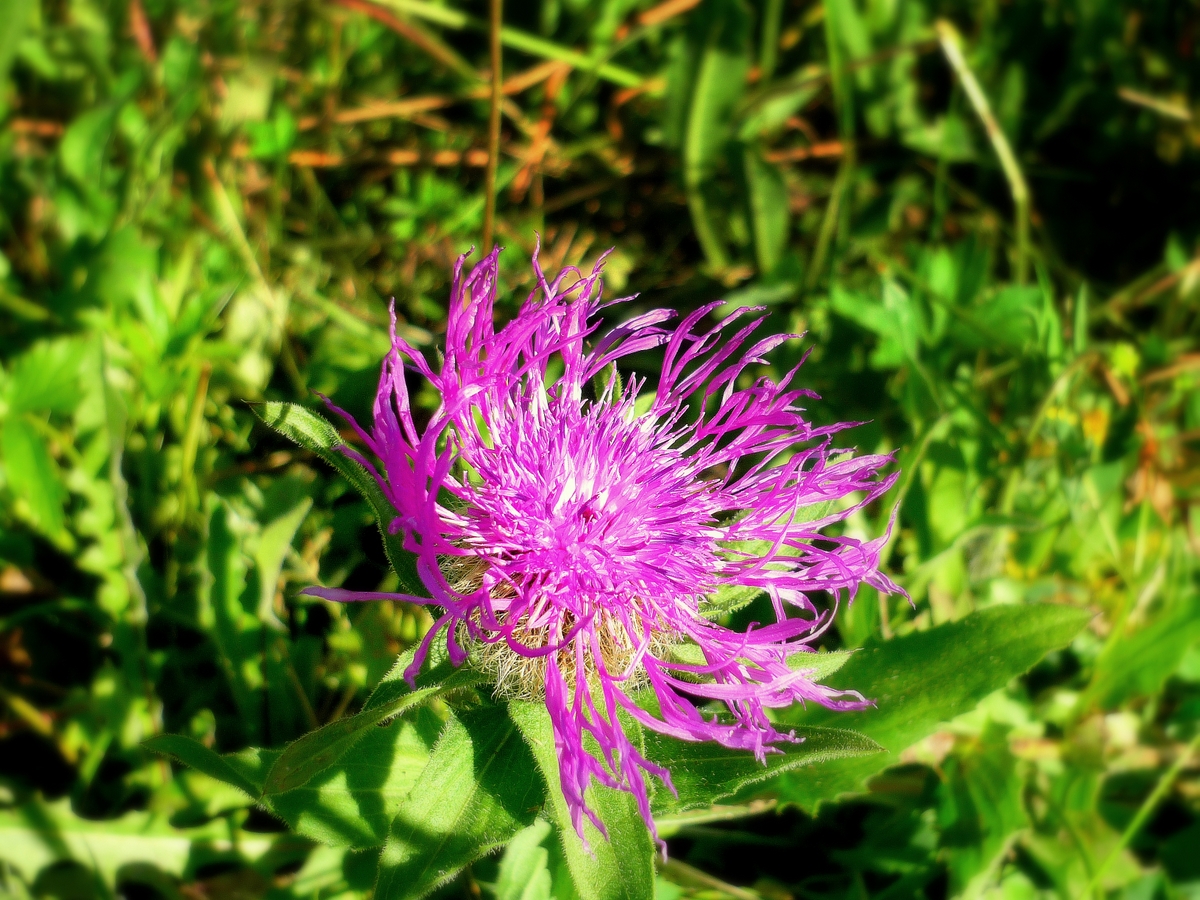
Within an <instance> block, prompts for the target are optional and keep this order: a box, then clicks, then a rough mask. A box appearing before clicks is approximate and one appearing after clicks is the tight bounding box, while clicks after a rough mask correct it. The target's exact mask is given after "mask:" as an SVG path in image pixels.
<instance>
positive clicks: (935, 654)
mask: <svg viewBox="0 0 1200 900" xmlns="http://www.w3.org/2000/svg"><path fill="white" fill-rule="evenodd" d="M1089 618H1090V614H1089V613H1087V612H1086V611H1084V610H1080V609H1075V608H1074V607H1069V606H1053V605H1044V606H994V607H991V608H988V609H983V610H979V611H977V612H974V613H972V614H971V615H969V616H967V617H965V618H963V619H960V620H959V621H957V622H949V623H947V624H945V625H938V626H937V627H935V628H930V629H929V630H928V631H918V632H915V633H913V634H909V635H905V636H904V637H899V638H894V639H892V640H890V641H887V642H885V643H882V644H878V645H875V646H867V647H865V648H863V649H862V650H860V651H858V652H857V653H855V654H854V655H853V656H851V657H850V659H849V660H848V661H847V662H846V664H845V665H844V666H843V667H842V668H841V669H840V670H839V671H838V673H837V677H836V679H833V683H834V686H836V687H844V688H852V689H854V690H857V691H860V692H861V693H862V694H863V695H864V696H866V697H869V698H871V699H873V700H874V701H875V703H876V706H875V707H874V708H871V709H865V710H861V711H858V712H832V711H830V710H826V709H824V708H822V707H815V706H812V707H809V708H808V709H807V710H800V709H794V710H793V711H791V712H790V713H789V714H785V716H784V717H783V718H786V719H787V720H788V722H789V724H792V725H795V726H796V731H797V733H799V734H807V733H808V731H809V729H810V728H812V727H814V726H829V725H838V726H842V727H848V728H853V729H855V730H856V731H860V732H862V733H863V734H865V735H866V736H868V737H869V738H871V739H872V740H875V741H878V742H879V744H880V745H882V746H883V748H884V749H885V750H887V751H888V752H887V754H886V755H885V754H879V755H877V756H872V757H867V758H863V759H849V760H836V761H832V762H827V763H822V764H821V765H817V766H814V767H813V768H812V769H811V770H809V771H806V772H805V773H804V775H803V776H802V777H800V776H788V777H785V779H784V781H783V790H782V793H781V796H782V798H783V799H786V800H790V801H792V802H794V803H797V804H800V805H801V806H805V807H808V808H811V807H812V806H813V805H815V804H816V803H818V802H819V801H821V800H824V799H831V798H832V797H834V796H836V795H837V794H839V793H843V792H847V791H857V790H862V788H863V783H864V781H865V779H866V778H868V777H869V776H871V775H873V774H874V773H875V772H878V771H880V770H881V769H883V768H884V767H886V766H888V765H891V764H892V763H894V762H895V761H896V755H897V754H898V753H900V751H902V750H904V749H905V748H907V747H910V746H911V745H912V744H914V743H916V742H917V741H919V740H921V739H922V738H924V737H925V736H927V735H929V734H930V733H932V732H933V731H934V729H935V728H937V726H938V725H939V724H940V723H942V722H947V721H949V720H950V719H953V718H954V717H955V716H958V715H960V714H962V713H964V712H968V711H969V710H971V709H973V708H974V707H975V705H976V704H977V703H979V701H980V700H982V699H983V698H984V697H986V696H987V695H988V694H990V693H992V692H993V691H996V690H999V689H1000V688H1002V687H1004V685H1006V684H1007V683H1008V682H1009V681H1011V680H1012V679H1013V678H1015V677H1016V676H1018V675H1020V674H1021V673H1023V672H1025V671H1026V670H1028V669H1029V668H1030V667H1031V666H1032V665H1033V664H1034V663H1036V662H1037V661H1038V660H1039V659H1041V658H1042V657H1043V656H1044V655H1045V654H1046V653H1048V652H1049V651H1051V650H1055V649H1057V648H1059V647H1062V646H1064V645H1065V644H1067V643H1069V642H1070V641H1071V639H1072V638H1073V637H1074V636H1075V635H1076V634H1077V633H1078V632H1079V630H1080V629H1081V628H1082V627H1083V625H1084V623H1086V622H1087V620H1088V619H1089Z"/></svg>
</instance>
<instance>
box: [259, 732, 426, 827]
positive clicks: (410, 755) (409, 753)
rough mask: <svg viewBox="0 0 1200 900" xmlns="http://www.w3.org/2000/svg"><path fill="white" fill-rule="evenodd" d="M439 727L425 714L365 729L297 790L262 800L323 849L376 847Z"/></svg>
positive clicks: (418, 774) (423, 762)
mask: <svg viewBox="0 0 1200 900" xmlns="http://www.w3.org/2000/svg"><path fill="white" fill-rule="evenodd" d="M441 727H442V722H441V719H439V718H438V717H437V716H436V715H434V713H433V712H432V711H431V710H429V709H427V708H419V709H417V710H416V711H415V712H412V713H409V715H408V716H406V717H405V718H403V719H401V720H400V721H398V722H395V723H393V724H391V725H386V726H382V727H381V726H375V727H372V728H368V729H367V730H366V733H365V734H364V735H363V736H362V737H361V738H360V739H359V740H358V741H356V742H355V743H354V744H353V745H351V747H350V750H349V752H346V753H343V754H342V755H341V757H340V758H339V759H338V760H337V762H336V763H334V764H333V765H331V766H329V767H327V768H325V769H323V770H322V771H321V772H319V773H318V774H317V775H316V776H315V777H313V778H311V779H310V780H309V781H308V782H307V783H306V784H305V785H304V786H303V787H298V788H295V789H293V790H290V791H286V792H285V793H282V794H270V795H266V796H265V797H264V798H263V800H264V802H265V804H266V805H267V806H268V808H270V810H271V811H272V812H274V813H275V814H276V815H278V816H279V817H280V818H282V819H283V820H284V821H285V822H287V823H288V824H289V825H291V826H292V828H294V829H295V830H296V831H298V832H299V833H300V834H303V835H305V836H306V837H311V838H313V839H314V840H318V841H321V842H322V843H326V844H334V845H338V846H348V847H378V846H379V845H380V844H382V843H383V842H384V841H385V840H386V839H387V834H388V825H389V823H390V822H391V821H392V819H393V818H395V815H396V810H398V809H399V808H400V805H401V804H402V803H403V802H404V799H405V798H406V797H407V796H408V795H409V792H410V791H411V790H412V789H413V787H414V786H415V785H417V784H418V779H419V778H420V777H421V773H422V770H423V769H424V767H425V765H426V763H427V762H428V761H429V752H430V748H431V747H433V745H434V742H435V741H436V739H437V734H438V730H439V729H440V728H441Z"/></svg>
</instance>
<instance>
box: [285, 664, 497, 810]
mask: <svg viewBox="0 0 1200 900" xmlns="http://www.w3.org/2000/svg"><path fill="white" fill-rule="evenodd" d="M480 680H482V676H480V675H479V674H478V673H476V672H474V671H473V670H470V669H460V670H458V671H457V672H455V673H453V675H452V676H451V677H450V678H449V679H447V680H446V681H445V682H443V683H442V684H439V685H435V686H433V687H427V688H420V689H418V690H415V691H410V692H408V693H405V694H402V695H401V696H399V697H396V698H394V699H392V700H390V701H389V702H387V703H383V704H380V705H378V706H374V707H372V708H370V709H366V710H363V711H362V712H360V713H358V715H354V716H347V717H346V718H344V719H338V720H337V721H336V722H330V723H329V724H328V725H325V726H322V727H321V728H318V729H317V730H316V731H310V732H309V733H308V734H306V735H304V737H302V738H299V739H298V740H295V741H292V743H291V744H289V745H288V746H287V748H286V749H285V750H284V751H283V753H281V754H280V756H279V759H277V760H276V761H275V765H274V766H272V767H271V772H270V774H269V775H268V776H267V781H266V785H265V786H264V789H263V790H264V792H265V793H267V794H281V793H284V792H285V791H290V790H293V789H294V788H298V787H301V786H303V785H305V784H307V783H308V782H309V781H311V780H312V779H313V778H315V777H316V776H317V775H318V774H320V773H321V772H323V771H324V770H325V769H327V768H329V767H330V766H331V765H333V764H334V763H335V762H337V761H338V759H340V758H341V756H342V754H343V753H345V752H346V751H347V750H349V749H350V748H351V747H353V746H354V745H355V744H356V743H357V742H358V741H359V740H360V739H361V738H362V737H363V736H364V735H366V733H367V732H368V731H369V730H370V729H371V728H372V727H374V726H376V725H378V724H380V723H381V722H383V721H384V720H386V719H394V718H396V717H398V716H402V715H404V713H405V712H407V711H408V710H410V709H412V708H414V707H416V706H420V705H421V704H423V703H426V702H428V701H429V700H432V699H433V698H434V697H437V696H440V695H442V694H445V693H447V692H448V691H453V690H458V689H461V688H463V687H467V686H469V685H471V684H473V683H476V682H478V681H480Z"/></svg>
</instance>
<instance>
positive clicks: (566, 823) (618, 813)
mask: <svg viewBox="0 0 1200 900" xmlns="http://www.w3.org/2000/svg"><path fill="white" fill-rule="evenodd" d="M509 715H511V716H512V719H513V721H514V722H516V724H517V727H518V728H519V729H520V730H521V735H522V736H523V737H524V738H525V741H526V743H528V744H529V747H530V749H532V751H533V757H534V759H536V760H537V765H538V768H539V769H541V772H542V777H543V778H544V779H545V783H546V799H547V802H548V805H549V811H550V814H551V817H552V819H553V821H554V824H555V827H556V829H557V830H558V834H559V839H560V840H561V841H562V845H563V851H564V854H565V855H566V858H567V866H568V868H569V869H570V872H571V880H572V882H573V883H574V885H575V890H576V891H577V892H578V893H579V896H580V898H581V900H649V898H651V897H653V896H654V844H653V842H652V841H651V839H650V831H649V829H648V828H647V827H646V824H645V823H644V822H643V821H642V817H641V816H640V815H639V814H638V811H637V804H636V803H635V802H634V799H633V797H632V796H631V795H629V794H627V793H624V792H623V791H616V790H613V789H612V788H607V787H604V786H603V785H595V784H593V785H592V786H591V787H590V788H588V790H587V793H586V797H587V801H588V804H589V805H590V806H591V808H592V809H593V810H595V812H596V814H597V815H598V816H599V817H600V820H601V821H602V822H603V823H604V827H605V828H606V829H607V830H608V840H607V841H606V840H605V839H604V836H603V835H601V834H600V832H599V831H597V830H596V828H595V827H594V826H593V825H592V824H591V823H590V822H586V821H585V824H584V829H585V833H586V835H587V841H588V844H587V846H586V847H585V846H584V843H583V841H581V840H580V839H579V836H578V835H577V834H576V833H575V828H574V826H573V825H572V824H571V813H570V810H568V809H567V801H566V799H565V798H564V797H563V793H562V786H561V783H560V781H559V774H558V754H557V753H556V752H555V749H554V733H553V729H552V727H551V724H550V715H549V713H547V712H546V707H545V706H544V705H543V704H540V703H528V702H513V703H510V704H509ZM651 758H653V757H651Z"/></svg>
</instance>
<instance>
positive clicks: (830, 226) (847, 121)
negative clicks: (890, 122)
mask: <svg viewBox="0 0 1200 900" xmlns="http://www.w3.org/2000/svg"><path fill="white" fill-rule="evenodd" d="M840 27H841V18H840V5H839V4H838V3H828V4H826V8H825V46H826V52H827V53H828V55H829V83H830V86H831V87H832V88H833V100H834V106H835V108H836V109H837V117H838V135H839V137H840V138H841V140H842V144H843V145H844V146H845V152H844V153H843V155H842V161H841V164H840V165H839V166H838V171H837V177H836V178H835V179H834V182H833V192H832V193H831V194H830V196H829V204H828V205H827V206H826V207H825V217H824V218H823V219H822V220H821V230H820V231H819V232H818V233H817V246H816V247H815V248H814V249H813V255H812V261H811V264H810V265H809V269H808V277H807V278H806V279H805V287H806V288H808V289H809V290H812V289H813V288H814V287H816V286H817V283H818V282H819V281H820V280H821V276H822V275H823V274H824V272H825V266H826V264H827V262H828V259H829V251H830V249H831V247H832V245H833V241H834V238H835V237H836V236H837V233H838V230H839V229H838V225H839V223H840V222H841V220H842V216H843V214H844V211H845V210H844V208H843V202H842V201H843V199H844V197H845V193H846V190H847V189H848V188H849V186H850V185H851V184H852V183H853V181H854V166H855V162H856V153H855V147H854V88H853V85H852V84H851V83H850V79H849V78H848V77H847V70H846V60H845V57H844V55H843V53H842V44H841V37H840V33H839V32H840Z"/></svg>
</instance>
